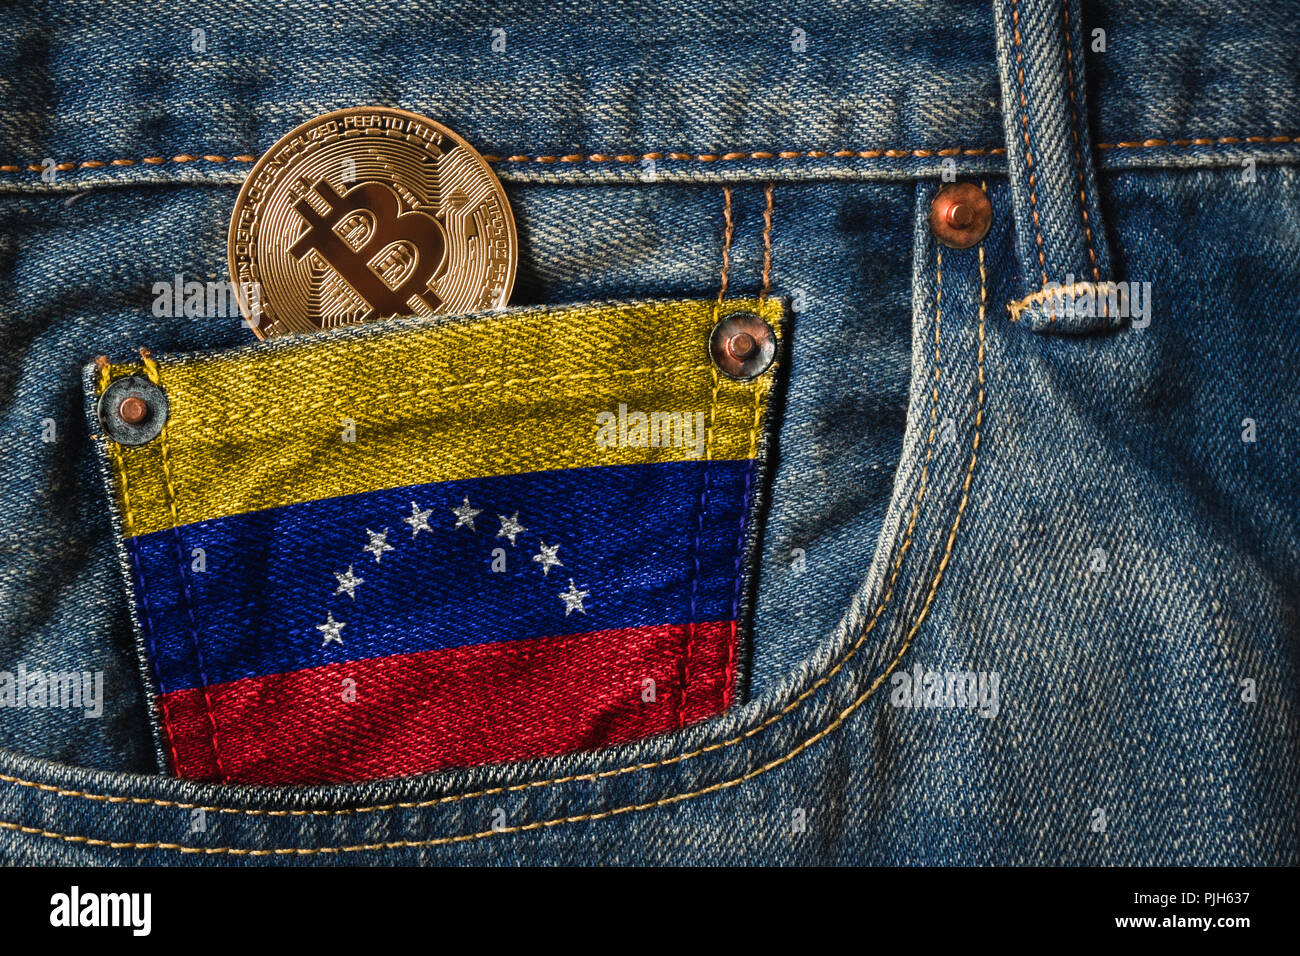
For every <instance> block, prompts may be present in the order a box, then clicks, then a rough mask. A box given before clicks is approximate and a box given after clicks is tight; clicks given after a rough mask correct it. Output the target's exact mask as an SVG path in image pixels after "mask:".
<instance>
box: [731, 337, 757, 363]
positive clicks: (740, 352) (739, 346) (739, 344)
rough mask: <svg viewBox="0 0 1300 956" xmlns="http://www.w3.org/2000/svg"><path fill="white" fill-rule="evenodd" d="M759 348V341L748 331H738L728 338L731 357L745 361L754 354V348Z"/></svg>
mask: <svg viewBox="0 0 1300 956" xmlns="http://www.w3.org/2000/svg"><path fill="white" fill-rule="evenodd" d="M756 348H758V343H757V342H755V341H754V337H753V336H752V335H750V334H749V333H748V332H738V333H736V334H735V335H733V336H732V337H731V338H729V339H728V340H727V351H728V352H730V353H731V357H732V358H735V359H739V360H740V361H742V362H743V361H744V360H745V359H747V358H749V357H750V356H751V355H753V354H754V349H756Z"/></svg>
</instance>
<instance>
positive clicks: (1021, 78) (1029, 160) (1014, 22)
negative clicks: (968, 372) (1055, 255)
mask: <svg viewBox="0 0 1300 956" xmlns="http://www.w3.org/2000/svg"><path fill="white" fill-rule="evenodd" d="M1011 34H1012V36H1014V37H1015V41H1016V85H1017V86H1019V87H1020V128H1021V130H1022V131H1023V133H1024V138H1025V166H1026V167H1027V168H1028V170H1029V205H1030V206H1031V208H1032V214H1033V219H1034V236H1035V238H1036V239H1037V241H1038V265H1039V268H1040V270H1041V271H1042V274H1043V283H1042V284H1043V285H1047V259H1046V257H1045V256H1044V255H1043V231H1042V229H1041V228H1040V226H1039V222H1038V196H1037V194H1036V193H1035V192H1034V154H1033V152H1032V151H1031V150H1030V147H1029V102H1028V100H1026V99H1025V67H1024V57H1023V56H1022V55H1021V51H1020V7H1019V5H1018V4H1017V2H1016V0H1011Z"/></svg>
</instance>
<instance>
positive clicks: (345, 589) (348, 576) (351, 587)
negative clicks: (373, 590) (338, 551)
mask: <svg viewBox="0 0 1300 956" xmlns="http://www.w3.org/2000/svg"><path fill="white" fill-rule="evenodd" d="M334 577H336V578H338V580H339V586H338V587H337V588H335V589H334V593H335V594H346V595H347V596H348V597H350V598H352V600H354V601H355V600H356V599H357V593H356V592H357V585H359V584H364V583H365V580H366V579H365V578H362V577H358V576H357V575H355V574H353V573H352V565H350V564H349V565H348V570H347V572H346V573H345V574H340V573H339V572H338V571H335V572H334Z"/></svg>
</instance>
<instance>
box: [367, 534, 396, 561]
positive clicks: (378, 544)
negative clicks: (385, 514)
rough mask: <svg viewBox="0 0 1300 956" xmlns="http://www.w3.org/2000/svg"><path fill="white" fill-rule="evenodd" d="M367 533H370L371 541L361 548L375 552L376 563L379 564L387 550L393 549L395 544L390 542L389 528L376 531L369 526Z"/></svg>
mask: <svg viewBox="0 0 1300 956" xmlns="http://www.w3.org/2000/svg"><path fill="white" fill-rule="evenodd" d="M366 534H368V535H370V543H369V544H368V545H366V546H365V547H364V548H362V549H361V550H362V551H369V552H370V553H371V554H373V555H374V556H375V564H378V563H379V559H380V558H382V557H383V555H384V552H385V551H392V550H393V546H392V545H391V544H389V543H388V529H387V528H385V529H384V530H383V531H377V532H376V531H371V530H370V529H369V528H367V529H366Z"/></svg>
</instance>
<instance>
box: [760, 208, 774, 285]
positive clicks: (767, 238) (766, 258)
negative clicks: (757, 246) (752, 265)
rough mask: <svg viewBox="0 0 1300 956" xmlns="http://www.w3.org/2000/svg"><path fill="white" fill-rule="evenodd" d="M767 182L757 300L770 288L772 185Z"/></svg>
mask: <svg viewBox="0 0 1300 956" xmlns="http://www.w3.org/2000/svg"><path fill="white" fill-rule="evenodd" d="M773 185H774V184H773V183H768V184H767V189H765V190H764V192H765V193H766V195H767V208H766V209H764V210H763V288H762V289H761V290H760V291H759V293H758V301H759V302H763V301H765V300H766V299H767V293H768V290H770V289H771V288H772V187H773Z"/></svg>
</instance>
